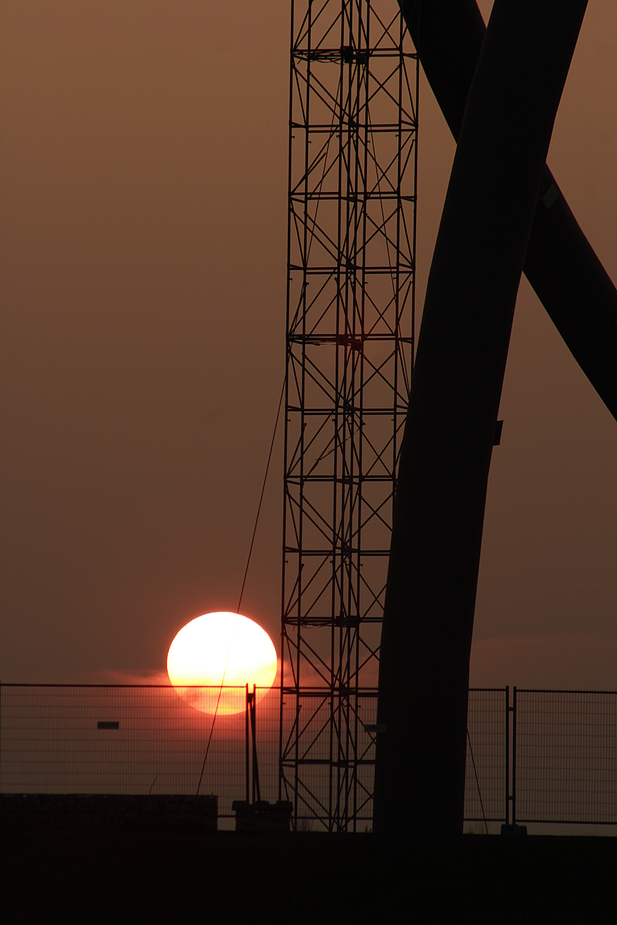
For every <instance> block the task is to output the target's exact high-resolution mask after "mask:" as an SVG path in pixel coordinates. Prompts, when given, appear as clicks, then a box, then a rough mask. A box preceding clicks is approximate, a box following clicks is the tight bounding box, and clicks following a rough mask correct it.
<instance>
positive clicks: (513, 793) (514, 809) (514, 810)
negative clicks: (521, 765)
mask: <svg viewBox="0 0 617 925" xmlns="http://www.w3.org/2000/svg"><path fill="white" fill-rule="evenodd" d="M512 825H516V687H513V688H512Z"/></svg>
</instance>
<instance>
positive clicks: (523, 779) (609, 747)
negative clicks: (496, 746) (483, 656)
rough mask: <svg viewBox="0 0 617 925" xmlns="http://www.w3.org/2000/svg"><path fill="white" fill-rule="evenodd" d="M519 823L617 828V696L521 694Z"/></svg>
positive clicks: (518, 693)
mask: <svg viewBox="0 0 617 925" xmlns="http://www.w3.org/2000/svg"><path fill="white" fill-rule="evenodd" d="M516 821H517V822H565V823H592V824H611V823H617V693H616V692H606V691H604V692H603V691H540V690H517V691H516Z"/></svg>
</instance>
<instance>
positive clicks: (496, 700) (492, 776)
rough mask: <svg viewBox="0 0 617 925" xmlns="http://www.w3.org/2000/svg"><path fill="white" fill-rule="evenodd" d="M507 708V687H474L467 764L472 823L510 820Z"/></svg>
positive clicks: (469, 709)
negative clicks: (507, 776)
mask: <svg viewBox="0 0 617 925" xmlns="http://www.w3.org/2000/svg"><path fill="white" fill-rule="evenodd" d="M506 711H507V691H506V689H504V688H497V689H479V688H472V689H470V691H469V700H468V707H467V761H466V765H465V820H466V821H468V822H473V821H476V822H484V821H485V820H486V822H505V821H506V799H507V793H506V786H507V778H506V754H507V753H506V735H507V724H508V715H507V712H506Z"/></svg>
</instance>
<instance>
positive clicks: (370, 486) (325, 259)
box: [280, 0, 417, 831]
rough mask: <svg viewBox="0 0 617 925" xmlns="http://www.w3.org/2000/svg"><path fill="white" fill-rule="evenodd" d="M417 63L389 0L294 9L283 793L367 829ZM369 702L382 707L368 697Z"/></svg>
mask: <svg viewBox="0 0 617 925" xmlns="http://www.w3.org/2000/svg"><path fill="white" fill-rule="evenodd" d="M416 95H417V61H416V56H415V53H413V50H412V49H411V47H410V43H409V39H408V37H406V34H405V29H404V23H403V20H402V17H401V16H400V14H399V11H398V10H397V7H396V4H394V3H393V2H392V0H377V2H374V0H373V2H367V0H324V2H323V3H320V4H318V5H317V4H315V3H311V2H307V0H303V2H298V3H295V5H294V8H293V27H292V54H291V112H290V179H289V238H288V241H289V245H288V246H289V257H288V263H289V285H288V300H287V392H286V399H285V421H286V430H285V472H284V479H285V515H284V516H285V522H284V556H283V559H284V567H283V573H284V574H283V619H282V656H283V675H282V714H283V723H282V727H281V728H282V735H281V752H280V762H281V795H283V794H284V795H285V796H287V797H288V798H290V799H292V800H293V802H294V814H295V819H296V822H297V821H298V819H299V818H301V817H303V816H308V817H312V818H316V819H318V820H319V821H320V822H322V823H323V824H324V825H325V826H326V828H328V829H329V830H332V831H334V830H343V831H344V830H348V829H349V830H354V829H355V828H356V826H357V821H358V814H359V812H360V811H361V810H363V811H364V812H366V806H367V803H370V801H371V800H372V786H373V763H374V759H373V758H372V754H371V756H369V752H372V745H373V743H374V736H375V731H374V721H375V718H374V708H375V700H376V695H377V670H378V666H377V660H378V654H379V639H380V632H381V621H382V617H383V605H384V591H385V581H386V570H387V557H388V554H389V547H390V531H391V518H392V505H393V496H394V485H395V474H396V467H397V463H398V456H399V451H400V442H401V433H402V427H403V423H404V419H405V413H406V410H407V404H408V398H409V387H410V381H411V372H412V347H413V329H414V271H415V258H414V252H415V172H416V132H417V118H416ZM371 711H372V712H371Z"/></svg>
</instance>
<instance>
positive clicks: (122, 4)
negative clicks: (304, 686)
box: [0, 0, 617, 689]
mask: <svg viewBox="0 0 617 925" xmlns="http://www.w3.org/2000/svg"><path fill="white" fill-rule="evenodd" d="M383 2H385V0H383ZM393 2H394V0H393ZM481 8H482V10H483V12H484V13H485V16H486V15H487V13H488V10H489V9H490V3H483V4H482V5H481ZM288 66H289V4H288V3H287V2H283V0H265V2H263V3H260V4H255V3H250V4H249V3H235V4H231V3H216V4H215V3H212V2H208V0H53V2H50V0H0V107H1V109H0V133H1V134H0V182H1V187H0V221H1V231H0V233H1V241H0V244H1V252H0V258H1V267H0V290H1V305H2V335H1V344H0V349H1V376H2V385H1V420H0V425H1V438H2V447H1V450H2V455H1V461H2V470H1V492H2V498H1V511H0V515H1V525H0V527H1V531H2V550H1V554H2V561H1V568H2V583H1V595H2V597H1V606H2V610H1V625H2V639H1V646H0V680H2V681H48V680H55V681H70V680H95V679H103V678H107V679H111V678H113V677H126V678H127V679H128V678H132V677H137V676H144V677H145V676H149V675H151V674H156V673H157V672H160V671H161V670H163V669H164V667H165V659H166V654H167V649H168V646H169V643H170V642H171V639H172V638H173V636H174V635H175V633H176V632H177V630H178V629H179V628H180V627H181V626H182V625H183V623H185V622H186V621H187V620H188V619H190V618H192V617H194V616H197V615H198V614H200V613H204V612H206V611H208V610H215V609H231V610H233V609H235V607H236V605H237V601H238V595H239V591H240V584H241V580H242V573H243V570H244V565H245V561H246V553H247V549H248V544H249V541H250V534H251V530H252V526H253V520H254V516H255V509H256V506H257V501H258V497H259V490H260V486H261V480H262V477H263V471H264V466H265V461H266V456H267V452H268V446H269V441H270V438H271V433H272V426H273V423H274V416H275V412H276V404H277V401H278V395H279V391H280V388H281V383H282V377H283V372H284V334H285V278H286V268H285V259H286V256H285V255H286V246H285V241H286V196H287V175H286V171H287V119H288ZM616 113H617V8H616V7H615V4H614V3H613V2H612V0H590V3H589V7H588V11H587V14H586V19H585V22H584V24H583V29H582V32H581V36H580V40H579V44H578V48H577V51H576V54H575V58H574V61H573V64H572V68H571V72H570V76H569V78H568V82H567V85H566V89H565V93H564V97H563V100H562V105H561V109H560V112H559V115H558V118H557V123H556V128H555V132H554V136H553V142H552V145H551V150H550V154H549V164H550V166H551V168H552V169H553V171H554V172H555V175H556V177H557V179H558V181H559V183H560V185H561V187H562V189H563V191H564V193H565V195H566V197H567V199H568V201H569V203H570V205H571V207H572V208H573V210H574V213H575V215H576V216H577V218H578V220H579V222H580V223H581V225H582V227H583V229H584V231H585V233H586V234H587V236H588V238H589V240H590V241H591V243H592V245H593V246H594V248H595V249H596V251H597V253H598V255H599V257H600V259H601V260H602V262H603V263H604V266H605V267H606V269H607V271H608V272H609V274H610V276H611V277H612V279H613V280H617V176H616V165H617V117H616V115H615V114H616ZM453 153H454V145H453V142H452V140H451V138H450V136H449V133H448V130H447V128H446V126H445V123H444V120H443V118H442V117H441V115H440V113H439V110H438V108H437V107H436V104H435V102H434V100H433V99H432V96H431V93H430V90H429V89H428V88H427V87H426V84H423V87H422V91H421V117H420V168H419V246H418V260H419V296H420V301H421V300H422V295H423V287H424V282H425V280H426V276H427V274H428V269H429V266H430V259H431V253H432V247H433V243H434V239H435V234H436V232H437V227H438V222H439V216H440V210H441V206H442V203H443V197H444V195H445V189H446V185H447V182H448V174H449V169H450V165H451V162H452V157H453ZM500 417H502V418H503V419H504V422H505V423H504V430H503V437H502V444H501V446H500V447H499V448H498V449H496V450H495V453H494V455H493V464H492V471H491V479H490V485H489V496H488V505H487V516H486V525H485V533H484V546H483V558H482V567H481V575H480V586H479V594H478V606H477V613H476V624H475V636H474V640H475V641H474V652H473V656H472V682H474V683H476V684H495V685H502V684H506V683H510V684H518V685H520V686H526V685H529V686H565V687H599V688H612V689H617V423H616V422H615V421H614V419H613V418H612V417H611V416H610V415H609V413H608V412H607V411H606V409H605V408H604V406H603V405H602V403H601V401H600V400H599V398H598V397H597V396H596V394H595V392H594V391H593V389H592V388H591V387H590V386H589V384H588V383H587V381H586V380H585V378H584V377H583V375H582V374H581V372H580V371H579V369H578V367H577V366H576V364H575V362H574V360H573V359H572V358H571V356H570V355H569V353H568V351H567V349H566V348H565V347H564V345H563V343H562V342H561V340H560V338H559V335H558V334H557V333H556V331H555V330H554V328H553V326H552V323H551V322H550V321H549V319H548V317H547V316H546V314H545V312H544V309H543V308H542V307H541V306H540V305H539V303H538V302H537V300H536V299H535V296H534V295H533V294H532V293H531V292H530V289H529V287H528V285H527V284H526V283H525V282H523V284H522V287H521V292H520V296H519V302H518V306H517V311H516V317H515V324H514V332H513V338H512V344H511V349H510V356H509V362H508V370H507V375H506V382H505V388H504V393H503V399H502V407H501V412H500ZM281 458H282V444H281V442H280V441H279V444H278V449H277V454H276V459H275V463H274V465H273V468H272V471H271V478H270V482H269V486H268V491H267V495H266V501H265V509H264V512H263V515H262V521H261V525H260V530H259V533H258V537H257V546H256V551H255V555H254V560H253V565H252V570H251V573H250V575H249V581H248V585H247V590H246V593H245V599H244V606H243V610H244V612H245V613H247V614H248V615H249V616H253V617H255V618H257V619H258V620H260V621H261V622H262V623H263V625H264V626H265V627H266V628H267V629H268V630H269V631H271V633H272V634H273V635H274V636H275V637H276V635H277V633H278V626H279V614H280V563H281V532H280V512H281V507H282V504H281V498H282V483H281V480H282V473H281V468H282V467H281Z"/></svg>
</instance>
